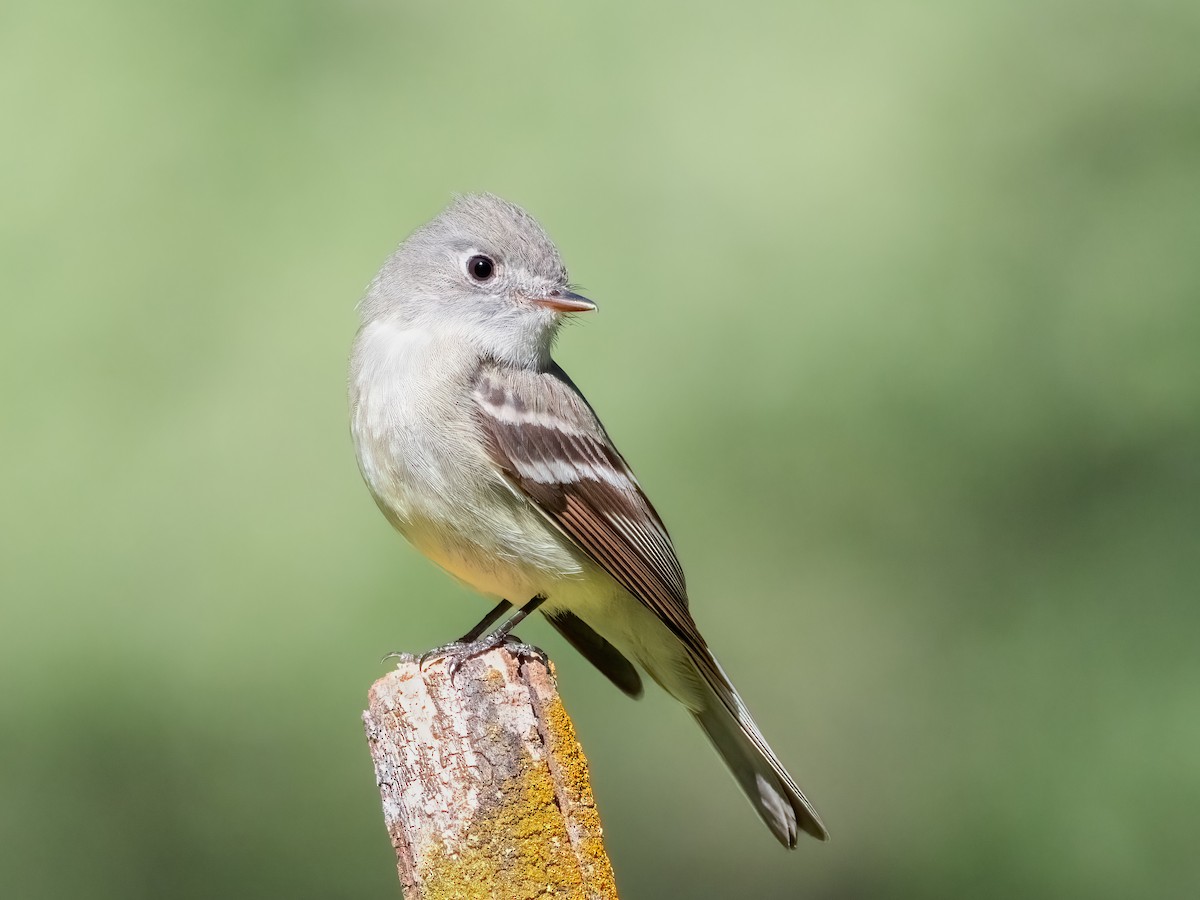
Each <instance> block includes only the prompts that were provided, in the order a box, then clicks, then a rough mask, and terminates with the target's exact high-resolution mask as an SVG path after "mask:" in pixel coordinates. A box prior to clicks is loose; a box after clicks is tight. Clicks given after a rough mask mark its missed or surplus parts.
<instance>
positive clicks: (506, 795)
mask: <svg viewBox="0 0 1200 900" xmlns="http://www.w3.org/2000/svg"><path fill="white" fill-rule="evenodd" d="M545 722H546V726H547V731H548V734H547V735H546V737H547V743H548V744H549V746H548V747H547V752H548V753H549V754H550V755H551V756H552V757H553V758H554V760H555V768H556V770H558V771H559V773H560V777H561V780H562V782H563V786H564V788H565V789H566V791H567V792H568V794H569V800H570V805H571V806H573V807H574V810H573V811H574V813H575V820H576V822H577V823H578V825H579V826H581V828H580V829H579V830H580V831H581V832H582V833H583V834H584V835H586V837H585V838H584V840H583V842H582V846H580V847H579V848H578V852H577V850H576V849H575V848H572V846H571V839H570V837H569V835H568V834H567V826H566V823H565V822H564V820H563V815H562V812H561V810H560V809H559V806H558V803H557V802H556V800H555V785H554V779H553V777H552V776H551V773H550V769H549V766H548V765H547V763H546V762H545V761H544V760H542V761H538V760H533V759H531V758H529V757H526V758H525V760H524V762H523V766H522V771H521V773H520V774H519V776H518V777H516V778H513V779H511V780H509V781H507V782H505V783H504V784H503V785H501V786H500V797H499V799H498V801H497V802H496V804H495V805H494V806H493V805H491V804H489V805H488V807H487V808H486V809H484V810H482V811H481V813H480V814H479V815H478V816H477V817H476V819H475V820H474V821H472V822H471V825H470V831H469V834H468V836H467V839H466V840H465V841H463V842H462V845H461V846H460V847H459V848H457V849H456V850H455V851H453V852H451V851H450V850H448V849H447V848H445V847H440V848H438V849H437V850H436V851H434V852H432V853H429V854H427V855H426V857H425V859H424V860H423V861H422V864H421V871H420V877H421V880H422V882H423V888H424V896H425V897H426V898H428V900H533V898H537V897H554V898H556V900H576V898H579V900H588V898H599V900H616V898H617V888H616V882H615V880H614V878H613V872H612V866H611V864H610V863H609V861H608V856H607V854H605V852H604V842H603V840H602V839H601V837H600V834H601V832H600V817H599V815H598V814H597V813H596V809H595V805H594V801H593V799H592V789H591V785H590V782H589V780H588V771H587V760H586V759H585V758H584V755H583V750H582V748H581V747H580V746H579V741H578V740H577V739H576V737H575V727H574V725H573V724H572V723H571V720H570V718H568V716H567V713H566V710H565V709H563V705H562V702H561V701H560V700H559V699H558V698H557V697H555V698H554V699H553V700H552V701H551V703H550V704H549V705H548V706H547V708H546V710H545Z"/></svg>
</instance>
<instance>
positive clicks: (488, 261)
mask: <svg viewBox="0 0 1200 900" xmlns="http://www.w3.org/2000/svg"><path fill="white" fill-rule="evenodd" d="M467 274H468V275H470V276H471V278H472V279H473V280H474V281H478V282H481V283H482V282H485V281H491V280H492V279H493V278H495V277H496V263H495V261H494V260H493V259H492V258H491V257H490V256H484V255H483V254H476V255H475V256H472V257H471V258H470V259H468V260H467Z"/></svg>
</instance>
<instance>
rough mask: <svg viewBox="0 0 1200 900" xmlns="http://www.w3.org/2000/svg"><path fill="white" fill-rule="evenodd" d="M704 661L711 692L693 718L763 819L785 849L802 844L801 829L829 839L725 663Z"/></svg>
mask: <svg viewBox="0 0 1200 900" xmlns="http://www.w3.org/2000/svg"><path fill="white" fill-rule="evenodd" d="M699 662H700V663H701V664H700V665H697V667H696V668H697V670H698V672H699V674H700V676H701V678H702V679H703V681H704V685H705V688H706V690H705V692H704V694H705V696H704V697H703V700H704V704H703V705H702V706H701V707H700V708H699V709H692V715H693V716H694V717H695V719H696V721H697V722H699V723H700V727H701V728H703V729H704V733H705V734H707V735H708V739H709V740H710V741H712V745H713V746H714V747H715V748H716V750H717V752H718V753H719V754H721V758H722V759H724V760H725V764H726V765H727V766H729V769H730V771H731V772H733V776H734V778H736V779H737V782H738V784H739V785H741V787H742V790H743V791H745V793H746V796H747V797H749V798H750V803H751V804H752V805H753V806H754V809H755V810H756V811H757V812H758V814H759V816H760V817H761V818H762V820H763V821H764V822H766V824H767V827H768V828H770V829H771V831H772V832H774V834H775V837H777V838H778V839H779V842H780V843H781V844H783V845H784V846H785V847H795V846H796V838H797V836H798V834H799V832H798V830H797V828H799V829H802V830H804V831H806V832H808V833H809V834H811V835H812V836H813V837H815V838H817V839H818V840H821V841H824V840H827V839H828V837H829V832H828V831H826V829H825V825H824V823H823V822H822V821H821V817H820V816H819V815H817V811H816V810H815V809H814V808H813V805H812V804H811V803H809V802H808V798H807V797H805V796H804V792H803V791H801V790H800V788H799V787H798V786H797V784H796V782H795V781H794V780H793V779H792V776H791V775H789V774H788V773H787V770H786V769H784V767H783V763H781V762H780V761H779V758H778V757H777V756H775V753H774V752H773V751H772V750H771V748H770V747H769V746H768V745H767V741H766V739H765V738H764V737H763V736H762V732H761V731H759V730H758V726H757V725H755V724H754V720H753V719H752V718H751V717H750V711H749V710H748V709H747V708H746V704H745V703H743V702H742V698H741V697H739V696H738V693H737V691H736V690H734V687H733V684H732V683H731V682H730V681H729V678H728V676H726V675H725V671H724V670H723V669H722V668H721V666H720V664H719V663H718V662H717V661H716V660H715V659H713V657H712V656H711V655H708V659H707V660H702V661H699ZM706 663H710V664H711V665H706Z"/></svg>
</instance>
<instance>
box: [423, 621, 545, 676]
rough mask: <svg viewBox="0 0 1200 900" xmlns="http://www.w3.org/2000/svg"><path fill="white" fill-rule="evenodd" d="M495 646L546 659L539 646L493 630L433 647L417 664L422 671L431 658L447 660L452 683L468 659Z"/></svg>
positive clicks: (525, 655) (516, 653) (518, 654)
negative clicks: (471, 639) (472, 638)
mask: <svg viewBox="0 0 1200 900" xmlns="http://www.w3.org/2000/svg"><path fill="white" fill-rule="evenodd" d="M497 647H505V648H506V649H508V650H509V651H510V652H511V653H513V654H514V655H515V656H518V657H534V658H537V659H540V660H542V661H543V662H545V660H546V654H545V653H544V652H543V651H542V650H541V649H540V648H538V647H534V646H533V645H532V644H526V643H523V642H522V641H521V640H520V638H518V637H517V636H516V635H512V634H501V633H497V632H493V633H492V634H489V635H485V636H484V637H481V638H479V639H478V640H474V641H455V642H453V643H451V644H445V645H443V646H441V647H434V648H433V649H432V650H427V651H426V652H424V653H422V654H421V655H420V656H419V657H417V664H418V666H420V668H421V671H424V670H425V666H426V665H427V664H428V663H429V662H431V661H433V660H437V659H445V660H447V663H446V672H447V673H448V674H449V676H450V683H451V684H453V683H454V677H455V676H456V675H457V674H458V672H459V670H460V669H462V667H463V665H465V664H466V662H467V661H468V660H471V659H475V658H476V657H479V656H483V654H485V653H487V652H488V651H490V650H495V649H496V648H497Z"/></svg>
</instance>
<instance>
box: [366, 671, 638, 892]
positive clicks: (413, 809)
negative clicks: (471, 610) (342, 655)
mask: <svg viewBox="0 0 1200 900" xmlns="http://www.w3.org/2000/svg"><path fill="white" fill-rule="evenodd" d="M363 717H364V721H365V723H366V727H367V736H368V739H369V742H370V745H371V755H372V757H373V759H374V761H375V769H376V776H377V780H378V783H379V789H380V795H381V797H382V799H383V807H384V818H385V820H386V821H387V825H388V832H389V834H390V836H391V838H392V843H393V846H394V848H395V850H396V858H397V866H398V869H399V872H400V877H401V881H402V882H403V884H404V888H405V896H406V897H407V898H408V900H418V898H420V900H443V898H444V900H452V898H453V900H459V898H461V900H474V898H497V900H509V898H512V900H528V898H535V897H561V898H572V900H574V898H581V900H582V898H587V900H610V898H611V900H615V898H616V897H617V891H616V882H615V880H614V878H613V872H612V866H611V865H610V864H609V861H608V856H607V854H606V853H605V851H604V841H603V837H602V831H601V827H600V817H599V814H598V813H597V811H596V807H595V801H594V799H593V796H592V790H591V784H590V781H589V779H588V770H587V760H586V758H585V757H584V755H583V750H582V748H581V747H580V745H579V741H578V740H577V738H576V736H575V729H574V726H573V725H572V724H571V720H570V718H569V717H568V716H567V713H566V710H565V709H564V708H563V705H562V701H561V700H560V699H559V697H558V694H557V691H556V689H555V684H554V679H553V675H552V672H551V671H550V670H548V669H547V667H546V666H545V665H543V664H542V663H541V661H539V660H536V659H534V660H529V659H518V658H517V657H515V656H513V655H512V654H511V653H510V652H509V651H508V650H507V649H506V648H500V649H497V650H493V651H491V652H490V653H488V654H486V655H484V656H483V657H480V658H479V659H478V660H472V661H470V662H468V663H467V664H466V665H464V666H463V668H462V669H461V670H460V671H459V673H458V675H457V676H456V678H455V680H454V683H453V684H452V683H451V680H450V678H449V676H448V674H447V672H446V668H445V665H444V664H441V663H435V664H433V665H430V666H428V667H427V668H426V669H425V670H424V671H422V669H421V667H420V666H419V665H418V664H417V662H416V661H415V660H412V659H404V660H402V661H401V663H400V665H399V666H397V668H396V671H394V672H391V673H389V674H388V675H386V676H384V677H383V678H381V679H380V680H379V681H377V682H376V683H375V685H374V686H373V687H372V688H371V694H370V708H369V709H368V710H367V712H365V713H364V716H363Z"/></svg>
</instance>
